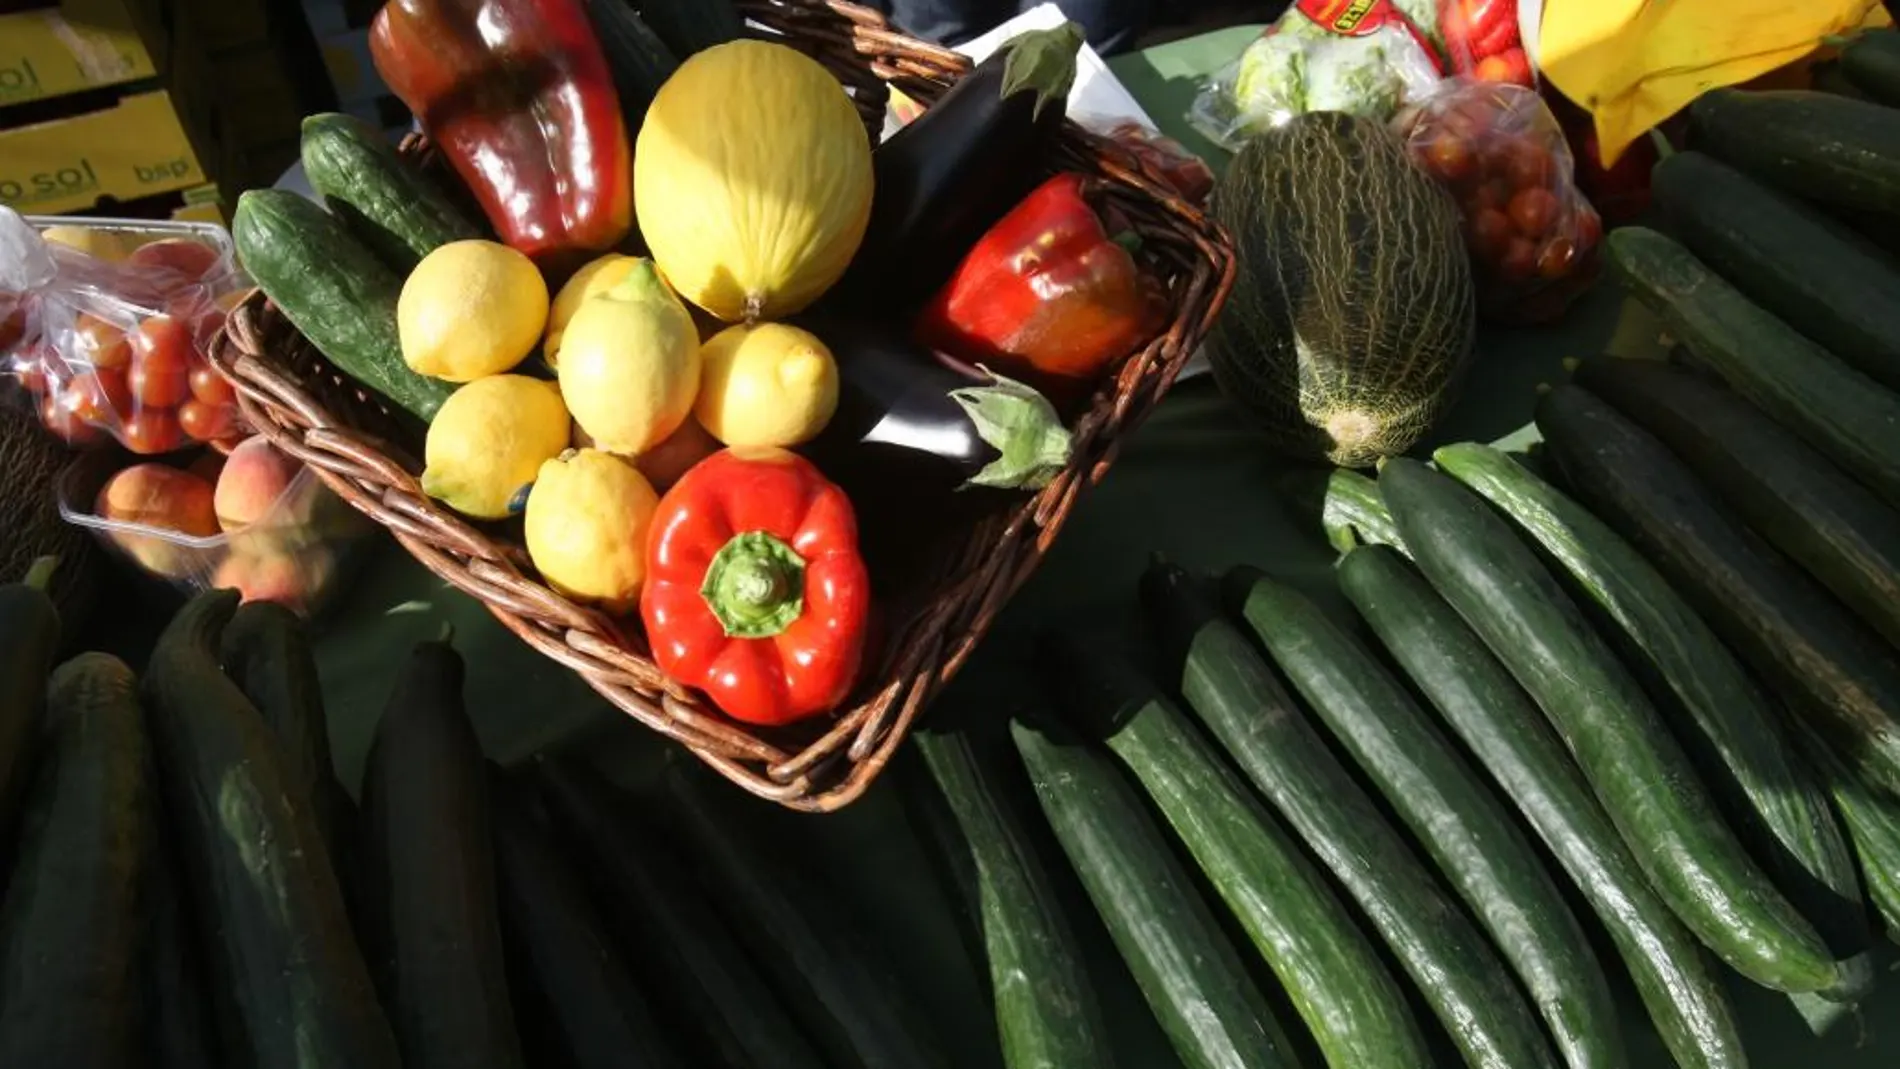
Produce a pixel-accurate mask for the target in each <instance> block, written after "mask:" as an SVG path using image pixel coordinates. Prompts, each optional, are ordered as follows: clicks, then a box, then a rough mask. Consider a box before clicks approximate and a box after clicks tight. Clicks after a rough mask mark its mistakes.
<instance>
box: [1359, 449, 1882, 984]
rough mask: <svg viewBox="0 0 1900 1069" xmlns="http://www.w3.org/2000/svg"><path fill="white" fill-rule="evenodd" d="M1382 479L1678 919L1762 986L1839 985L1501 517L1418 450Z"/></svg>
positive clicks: (1428, 562) (1626, 679)
mask: <svg viewBox="0 0 1900 1069" xmlns="http://www.w3.org/2000/svg"><path fill="white" fill-rule="evenodd" d="M1566 470H1567V469H1566ZM1379 492H1380V494H1381V495H1382V496H1384V498H1385V502H1386V505H1387V507H1389V508H1390V509H1391V510H1392V518H1393V520H1395V521H1396V522H1397V523H1398V525H1399V532H1400V533H1401V534H1403V535H1404V536H1405V544H1406V545H1407V546H1409V547H1411V549H1412V554H1413V558H1414V559H1415V560H1417V561H1418V564H1419V569H1420V570H1421V571H1423V572H1424V573H1425V577H1426V578H1427V579H1428V580H1430V582H1431V584H1432V586H1433V587H1434V588H1435V589H1437V590H1438V592H1439V593H1440V594H1442V595H1443V596H1444V598H1445V600H1446V601H1448V602H1450V603H1451V605H1452V607H1453V608H1455V609H1457V610H1458V614H1459V615H1460V616H1462V617H1464V619H1465V621H1466V622H1467V623H1469V624H1470V625H1471V628H1472V630H1474V631H1476V632H1477V633H1478V634H1479V636H1480V637H1482V638H1483V639H1484V642H1485V645H1487V646H1489V647H1490V648H1491V650H1492V652H1493V653H1496V654H1497V655H1498V659H1499V660H1501V661H1503V662H1504V664H1505V667H1507V668H1509V669H1510V671H1511V674H1512V676H1514V677H1515V678H1516V679H1517V681H1518V683H1519V684H1520V685H1522V686H1523V687H1524V689H1525V690H1526V691H1528V692H1530V695H1531V697H1532V698H1533V699H1535V700H1536V702H1537V704H1538V706H1539V707H1541V708H1542V709H1543V710H1544V715H1545V716H1546V717H1548V718H1549V719H1550V721H1551V722H1552V723H1553V724H1555V725H1556V727H1557V731H1558V734H1560V735H1562V736H1563V739H1564V742H1565V744H1566V745H1568V746H1569V747H1570V752H1571V754H1572V755H1573V756H1575V757H1576V759H1577V764H1578V766H1579V767H1580V768H1582V770H1583V774H1584V777H1585V778H1586V779H1588V780H1589V781H1590V786H1591V788H1592V789H1594V790H1595V791H1596V795H1597V799H1598V800H1599V801H1601V802H1602V803H1603V808H1604V809H1606V810H1607V811H1608V812H1609V814H1610V818H1611V819H1612V820H1613V821H1615V822H1616V826H1617V830H1618V831H1620V832H1621V833H1622V834H1623V839H1624V841H1625V842H1627V843H1628V844H1629V845H1630V849H1631V850H1632V851H1634V852H1635V854H1636V858H1637V860H1638V861H1639V862H1641V863H1642V866H1643V871H1644V872H1646V873H1648V875H1649V878H1650V881H1651V882H1652V883H1653V884H1654V885H1655V887H1656V891H1657V893H1658V894H1660V895H1661V896H1662V898H1663V900H1664V901H1666V902H1668V903H1669V904H1670V906H1671V908H1673V909H1674V910H1675V911H1676V913H1677V915H1678V916H1680V917H1681V918H1682V920H1683V923H1685V924H1687V925H1688V926H1689V929H1690V930H1691V931H1693V932H1695V933H1696V935H1697V936H1699V937H1700V938H1701V939H1702V941H1703V942H1704V943H1706V944H1707V945H1708V946H1709V948H1710V949H1712V950H1714V951H1715V952H1716V953H1717V954H1718V955H1720V956H1721V957H1722V959H1723V960H1725V961H1727V962H1728V963H1729V964H1730V965H1731V966H1733V967H1734V968H1735V970H1736V971H1737V972H1740V973H1741V974H1742V975H1744V976H1746V977H1748V978H1749V979H1751V980H1754V981H1755V982H1757V983H1760V984H1762V985H1764V986H1767V987H1772V988H1775V989H1776V990H1779V991H1788V992H1802V991H1833V990H1836V989H1838V988H1840V987H1841V986H1842V984H1843V982H1844V977H1843V975H1842V971H1841V968H1840V966H1839V965H1838V964H1837V962H1836V961H1835V959H1834V957H1833V955H1832V954H1831V953H1830V952H1829V951H1828V949H1827V945H1826V944H1825V943H1824V942H1823V941H1822V939H1821V937H1820V935H1819V934H1817V933H1816V932H1815V930H1814V928H1813V926H1812V925H1810V924H1809V923H1808V922H1807V921H1806V920H1805V919H1803V918H1802V917H1801V915H1800V914H1799V913H1798V912H1796V911H1795V909H1794V907H1793V906H1791V905H1789V904H1788V901H1787V900H1786V899H1785V898H1783V897H1782V896H1781V893H1780V892H1779V891H1777V890H1776V889H1775V886H1774V884H1773V883H1771V882H1770V881H1769V879H1768V877H1767V876H1765V875H1763V874H1762V872H1761V870H1760V869H1758V868H1757V867H1756V866H1755V863H1754V862H1753V861H1751V860H1749V858H1748V855H1747V854H1746V853H1744V852H1743V850H1742V846H1741V844H1740V843H1739V842H1737V841H1736V839H1735V835H1734V833H1733V832H1731V831H1730V830H1729V828H1728V825H1727V824H1725V823H1724V822H1723V821H1722V819H1721V817H1720V815H1719V814H1718V813H1717V811H1716V808H1715V803H1714V802H1713V801H1712V800H1711V799H1710V797H1709V795H1708V791H1707V788H1706V787H1704V786H1703V784H1702V783H1701V782H1700V781H1699V780H1698V779H1697V778H1696V774H1695V772H1694V770H1693V768H1692V767H1691V766H1690V763H1689V758H1688V757H1687V755H1685V754H1684V753H1683V751H1682V747H1681V745H1680V744H1679V743H1678V742H1677V741H1676V740H1675V738H1674V737H1673V736H1672V735H1671V734H1670V733H1669V729H1668V728H1667V726H1666V725H1665V724H1664V723H1663V722H1662V719H1661V717H1659V716H1658V715H1657V713H1656V709H1655V707H1654V706H1653V705H1651V704H1650V701H1649V699H1648V698H1647V697H1645V696H1644V694H1643V690H1642V687H1641V686H1640V685H1639V684H1638V683H1637V682H1636V680H1635V679H1634V678H1632V677H1631V676H1630V674H1629V672H1628V670H1626V669H1625V668H1624V667H1623V666H1622V665H1621V664H1620V663H1619V662H1618V661H1617V659H1616V655H1615V654H1614V653H1612V652H1611V650H1610V648H1609V647H1608V646H1607V645H1605V644H1604V641H1603V639H1602V638H1600V637H1599V636H1598V635H1597V633H1596V632H1595V631H1594V630H1592V629H1591V626H1590V624H1589V622H1588V621H1587V620H1586V619H1585V618H1584V616H1583V614H1582V613H1581V612H1580V611H1579V610H1578V609H1577V607H1576V605H1575V604H1573V603H1572V602H1571V601H1570V599H1569V596H1568V595H1567V594H1565V593H1564V590H1563V588H1562V587H1560V586H1558V585H1557V581H1556V580H1555V579H1554V578H1553V577H1552V576H1551V575H1550V573H1549V572H1548V571H1546V570H1545V568H1544V566H1543V564H1541V563H1540V562H1539V561H1538V560H1537V558H1536V556H1534V555H1533V554H1532V553H1531V550H1530V548H1529V547H1528V546H1526V545H1525V544H1524V543H1523V542H1521V541H1519V539H1518V537H1517V535H1516V534H1515V533H1514V532H1513V531H1512V530H1511V527H1510V525H1509V524H1508V523H1507V522H1506V521H1505V520H1504V519H1503V518H1502V517H1500V516H1498V515H1497V514H1496V513H1495V512H1493V511H1491V510H1490V509H1489V508H1487V507H1486V506H1485V503H1484V501H1483V499H1481V498H1479V497H1478V496H1477V495H1475V494H1473V493H1472V492H1471V491H1469V490H1466V489H1465V488H1464V487H1462V486H1460V485H1459V484H1458V483H1456V482H1454V481H1452V479H1451V478H1450V477H1448V476H1445V475H1441V474H1439V473H1438V472H1435V471H1432V470H1431V469H1430V468H1427V467H1426V466H1425V465H1423V464H1421V463H1419V462H1417V461H1415V460H1407V459H1404V458H1395V459H1393V460H1391V461H1389V462H1387V463H1386V465H1385V467H1384V469H1383V470H1382V471H1381V472H1380V475H1379Z"/></svg>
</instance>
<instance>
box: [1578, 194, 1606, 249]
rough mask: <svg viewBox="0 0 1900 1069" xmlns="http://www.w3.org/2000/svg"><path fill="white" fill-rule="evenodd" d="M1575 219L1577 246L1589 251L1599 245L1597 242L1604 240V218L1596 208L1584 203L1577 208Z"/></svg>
mask: <svg viewBox="0 0 1900 1069" xmlns="http://www.w3.org/2000/svg"><path fill="white" fill-rule="evenodd" d="M1574 219H1575V221H1576V232H1577V248H1579V249H1581V250H1583V251H1584V252H1585V253H1588V252H1589V251H1590V250H1591V249H1594V248H1596V247H1597V242H1599V241H1602V240H1603V218H1602V217H1601V216H1599V215H1598V214H1597V213H1596V209H1595V208H1592V207H1590V206H1589V205H1584V206H1583V207H1581V208H1579V209H1577V213H1576V215H1575V216H1574Z"/></svg>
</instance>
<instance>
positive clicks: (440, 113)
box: [369, 0, 633, 270]
mask: <svg viewBox="0 0 1900 1069" xmlns="http://www.w3.org/2000/svg"><path fill="white" fill-rule="evenodd" d="M369 48H370V57H371V59H373V60H374V61H375V64H376V71H377V73H379V74H381V75H382V76H383V81H385V82H387V83H388V84H389V88H390V89H391V90H392V91H393V92H394V93H395V94H396V96H397V97H399V98H400V99H401V100H402V102H403V103H404V104H407V105H408V106H409V110H410V111H412V112H414V113H415V114H416V116H417V117H419V118H420V119H421V120H422V126H423V129H424V130H425V131H427V132H428V134H429V137H430V138H431V139H432V140H433V141H434V142H435V144H436V145H437V146H438V147H439V149H440V151H441V152H442V155H443V157H444V158H445V159H447V160H448V162H449V163H450V165H452V166H453V167H454V168H455V172H456V174H458V175H460V176H461V178H462V181H463V182H465V183H467V185H468V187H469V189H471V190H472V191H474V193H475V198H476V199H477V200H478V201H480V202H481V206H482V210H483V211H484V212H485V213H487V215H488V221H489V222H490V223H491V224H493V225H494V227H495V232H496V233H497V234H499V235H500V236H501V239H502V240H503V241H504V242H506V243H508V244H509V245H512V246H514V247H515V248H517V249H520V250H521V251H522V252H524V253H527V254H528V255H529V256H531V257H533V258H534V259H535V260H537V261H539V262H541V263H542V264H543V265H544V266H553V267H555V268H556V269H557V270H558V269H560V268H562V267H567V266H575V265H577V262H578V261H579V260H580V259H583V258H585V256H586V255H587V254H589V253H594V252H600V251H603V250H606V249H609V248H612V247H613V246H615V245H617V244H619V242H620V240H621V239H622V238H624V237H626V235H627V231H628V230H629V229H630V228H631V227H632V225H633V153H632V150H631V148H630V147H629V145H628V142H627V129H626V126H625V124H624V123H623V122H622V119H621V114H620V100H619V97H618V96H617V95H616V93H615V91H614V82H613V75H612V73H611V71H610V70H609V68H608V66H607V60H606V58H605V56H603V55H602V53H601V50H600V43H599V42H598V41H597V40H595V38H594V31H593V26H592V24H591V23H590V22H589V21H588V18H587V9H586V7H585V6H584V5H583V3H582V0H389V2H388V3H386V4H384V5H383V8H382V10H381V11H379V12H377V13H376V18H375V21H373V22H372V23H371V24H370V35H369Z"/></svg>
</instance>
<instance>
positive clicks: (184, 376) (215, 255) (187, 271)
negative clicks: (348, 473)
mask: <svg viewBox="0 0 1900 1069" xmlns="http://www.w3.org/2000/svg"><path fill="white" fill-rule="evenodd" d="M215 233H216V232H215V230H213V231H210V232H201V231H200V230H199V229H197V228H194V227H192V226H190V225H188V224H163V223H151V224H144V223H136V224H135V223H127V224H100V225H97V226H93V225H90V224H88V225H84V226H80V225H72V226H68V225H61V226H59V227H56V228H49V229H47V230H46V231H44V232H41V231H39V230H38V229H37V228H35V227H33V226H31V225H29V224H28V223H27V222H25V221H24V220H22V219H21V217H19V216H17V215H13V214H12V213H10V212H9V213H7V214H6V216H4V217H0V258H3V260H4V262H6V263H7V264H9V267H8V268H7V269H6V270H5V272H4V274H0V290H4V292H5V293H6V294H7V298H6V303H7V304H10V305H11V306H12V307H11V310H10V312H7V313H6V314H7V323H8V327H7V328H6V329H5V330H4V331H3V332H0V373H4V374H5V375H6V376H7V377H10V378H11V379H13V380H14V381H15V382H16V383H17V384H18V386H20V387H22V388H23V390H24V393H25V395H26V398H27V399H29V400H30V401H31V403H32V404H33V405H34V406H35V407H36V409H37V411H38V412H39V415H40V420H41V422H42V423H43V424H44V425H45V426H46V428H47V429H48V430H50V431H52V432H53V433H54V434H56V435H58V436H59V437H60V438H61V439H63V440H65V441H66V442H67V444H69V445H72V446H75V447H83V446H91V445H97V444H103V443H105V442H108V441H112V440H116V441H117V442H118V443H119V444H121V445H123V446H124V447H125V448H127V449H128V450H130V451H132V452H134V453H139V454H145V455H152V454H158V453H166V452H170V451H172V450H175V449H179V448H183V447H186V446H190V445H193V444H199V443H206V442H213V441H221V440H229V439H233V438H235V437H238V436H240V435H241V434H243V433H244V431H243V428H242V427H241V426H240V425H239V422H238V417H237V408H236V404H235V397H234V395H233V393H232V390H231V387H230V384H229V383H227V382H225V381H224V379H223V378H222V377H221V376H219V375H218V373H217V371H216V370H215V369H214V368H212V367H211V366H210V364H209V363H208V362H207V361H206V360H205V355H204V354H205V351H206V348H207V346H208V345H209V344H210V342H211V340H212V338H214V337H215V336H216V334H217V332H218V330H219V328H221V327H222V326H223V324H224V315H225V312H226V311H227V309H228V307H229V306H230V304H231V303H232V301H233V300H234V299H235V298H236V297H237V296H239V295H240V294H241V292H242V287H243V278H242V276H241V275H240V274H238V273H237V271H236V270H235V269H234V268H233V266H232V262H231V255H230V250H229V247H228V245H225V244H222V243H220V242H219V241H217V240H214V239H213V237H212V236H211V235H212V234H215ZM49 236H50V237H52V238H56V239H58V240H48V237H49ZM218 236H220V237H221V236H222V235H218ZM0 311H5V309H4V308H0Z"/></svg>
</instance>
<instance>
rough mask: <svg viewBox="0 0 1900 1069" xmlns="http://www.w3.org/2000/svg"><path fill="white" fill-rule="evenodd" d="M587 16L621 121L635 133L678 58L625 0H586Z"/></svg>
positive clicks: (676, 68) (672, 70) (674, 67)
mask: <svg viewBox="0 0 1900 1069" xmlns="http://www.w3.org/2000/svg"><path fill="white" fill-rule="evenodd" d="M701 2H702V3H705V2H706V0H701ZM587 17H588V19H590V20H591V21H592V22H593V24H594V37H595V39H596V40H598V41H599V42H600V51H601V53H602V54H603V55H605V56H606V58H607V69H608V70H609V71H611V72H613V77H614V91H615V93H616V94H617V95H618V96H619V97H620V119H621V122H623V123H625V124H626V127H627V129H628V130H629V131H632V132H634V133H638V132H639V130H640V123H641V122H642V121H643V120H645V118H646V115H647V109H648V108H650V107H652V106H653V97H654V94H656V93H658V92H659V91H660V86H662V85H665V84H666V80H667V79H668V78H671V77H672V76H673V72H674V71H676V70H678V69H679V65H680V61H679V57H678V56H675V55H674V54H673V52H672V50H671V49H669V48H667V47H666V42H665V41H662V40H660V35H659V34H657V33H654V32H653V28H652V27H651V26H648V25H647V24H646V21H645V20H644V19H642V18H641V17H640V14H639V12H637V11H635V10H634V9H633V6H632V5H631V4H629V3H628V0H587Z"/></svg>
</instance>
